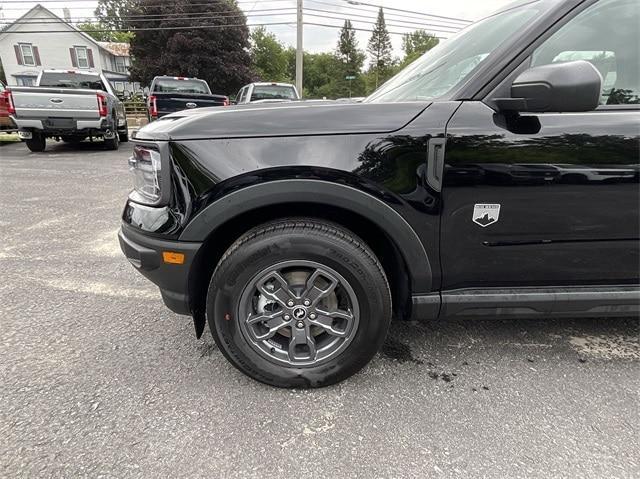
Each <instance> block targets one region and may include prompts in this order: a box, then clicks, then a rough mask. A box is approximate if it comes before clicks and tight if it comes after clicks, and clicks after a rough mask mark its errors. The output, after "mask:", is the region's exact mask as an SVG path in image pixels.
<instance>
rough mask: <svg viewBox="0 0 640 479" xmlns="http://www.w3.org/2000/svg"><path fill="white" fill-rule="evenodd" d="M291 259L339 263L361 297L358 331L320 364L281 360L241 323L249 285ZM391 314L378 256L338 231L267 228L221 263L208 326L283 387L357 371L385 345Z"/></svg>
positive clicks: (252, 370)
mask: <svg viewBox="0 0 640 479" xmlns="http://www.w3.org/2000/svg"><path fill="white" fill-rule="evenodd" d="M290 260H302V261H303V260H307V261H315V262H318V263H320V264H324V265H326V266H328V267H329V268H332V269H334V270H335V271H337V272H338V273H340V274H341V275H342V276H343V277H344V278H345V279H346V280H347V282H348V283H349V284H350V285H351V287H352V288H353V290H354V292H355V295H356V297H357V299H358V305H359V308H360V319H359V325H358V329H357V331H356V333H355V336H354V337H353V338H352V340H351V342H350V344H349V345H348V346H347V348H346V349H345V350H344V351H342V352H341V353H340V354H339V355H338V356H336V357H334V358H331V359H329V360H328V361H326V362H322V363H321V364H320V365H318V366H311V367H292V366H285V365H280V364H276V363H274V362H272V361H271V360H269V359H267V358H265V357H264V356H262V355H260V354H259V353H258V352H257V351H256V350H255V349H253V348H252V347H251V345H250V344H249V343H248V342H247V340H246V339H245V337H244V335H243V333H242V331H241V329H240V325H239V321H240V320H241V318H238V317H237V315H238V309H239V308H238V306H239V301H240V297H241V296H242V293H243V291H244V289H245V286H246V285H247V284H248V283H249V282H250V281H251V279H253V278H254V277H255V275H256V274H258V273H259V272H261V271H263V270H264V269H266V268H268V267H270V266H273V265H275V264H277V263H280V262H282V261H290ZM390 316H391V304H390V299H389V294H388V285H387V283H386V280H385V278H384V276H383V275H382V274H381V271H380V270H379V265H378V264H377V263H376V261H375V260H372V258H371V257H369V258H368V257H367V254H366V253H365V252H364V251H361V250H359V249H357V248H354V246H353V245H352V244H350V243H348V242H347V241H344V240H342V239H340V238H338V237H335V236H329V235H326V234H314V235H311V234H309V232H298V231H293V232H287V233H286V234H269V233H268V234H266V235H262V236H261V237H259V238H256V239H254V240H253V241H249V242H247V243H245V244H244V245H242V247H241V248H238V249H236V250H235V251H234V252H233V253H232V254H231V255H230V256H229V257H228V258H226V260H225V261H223V262H221V264H220V265H219V267H218V268H217V269H216V271H215V273H214V275H213V279H212V281H211V284H210V287H209V294H208V298H207V317H208V320H209V326H210V328H211V332H212V334H213V336H214V338H215V339H216V342H217V343H218V345H219V347H220V348H221V350H222V351H223V353H224V354H225V356H226V357H227V358H228V359H229V360H230V361H231V362H232V363H233V364H234V365H235V366H236V367H238V368H239V369H241V370H242V371H244V372H245V373H247V374H249V375H250V376H252V377H254V378H255V379H257V380H259V381H262V382H265V383H268V384H272V385H275V386H281V387H296V386H301V387H315V386H321V385H326V384H331V383H334V382H337V381H340V380H342V379H344V378H346V377H348V376H350V375H352V374H354V373H355V372H357V371H358V370H360V369H361V368H362V367H364V365H366V364H367V363H368V362H369V360H370V359H371V358H372V357H373V356H374V355H375V353H376V352H377V350H378V349H379V347H380V346H381V345H382V342H383V341H384V338H385V336H386V333H387V330H388V327H389V321H390ZM225 318H229V319H225Z"/></svg>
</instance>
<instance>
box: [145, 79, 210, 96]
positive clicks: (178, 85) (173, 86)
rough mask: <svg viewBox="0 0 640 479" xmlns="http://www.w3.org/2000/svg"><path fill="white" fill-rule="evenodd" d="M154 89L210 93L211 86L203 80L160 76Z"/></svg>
mask: <svg viewBox="0 0 640 479" xmlns="http://www.w3.org/2000/svg"><path fill="white" fill-rule="evenodd" d="M153 91H155V92H160V93H199V94H201V95H209V94H210V91H209V87H208V86H207V84H206V83H205V82H204V81H202V80H179V79H175V78H158V79H157V80H156V84H155V86H154V87H153Z"/></svg>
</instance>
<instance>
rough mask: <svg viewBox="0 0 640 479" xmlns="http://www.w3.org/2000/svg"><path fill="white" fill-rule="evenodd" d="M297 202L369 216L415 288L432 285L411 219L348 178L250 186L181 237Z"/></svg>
mask: <svg viewBox="0 0 640 479" xmlns="http://www.w3.org/2000/svg"><path fill="white" fill-rule="evenodd" d="M297 202H305V203H317V204H319V205H323V204H324V205H331V206H334V207H338V208H341V209H344V210H348V211H350V212H352V213H355V214H358V215H360V216H363V217H364V218H366V219H368V220H369V221H371V222H372V223H374V224H375V225H377V226H378V227H379V228H380V229H381V230H382V231H384V232H385V234H387V236H388V237H389V238H390V239H391V240H392V241H393V242H394V243H395V244H396V245H397V247H398V250H399V251H400V254H401V255H402V256H403V258H404V260H405V263H406V265H407V268H408V270H409V273H410V275H411V280H412V286H413V287H412V289H413V293H414V294H415V293H427V292H430V291H431V286H432V278H433V276H432V270H431V263H430V262H429V258H428V256H427V253H426V251H425V249H424V246H423V244H422V242H421V241H420V238H419V237H418V235H417V234H416V232H415V231H414V229H413V228H412V227H411V225H410V224H409V223H407V221H406V220H405V219H404V218H403V217H402V216H400V214H399V213H398V212H397V211H395V210H394V209H393V208H391V207H390V206H389V205H387V204H386V203H384V202H383V201H381V200H380V199H378V198H376V197H374V196H372V195H371V194H369V193H366V192H364V191H361V190H359V189H356V188H354V187H352V186H348V185H344V184H339V183H332V182H329V181H323V180H311V179H290V180H275V181H270V182H266V183H260V184H257V185H252V186H248V187H246V188H243V189H241V190H237V191H234V192H232V193H229V194H228V195H226V196H224V197H223V198H220V199H218V200H216V201H214V202H213V203H211V204H210V205H208V206H207V207H205V208H204V209H203V210H202V211H201V212H200V213H198V214H197V215H196V216H195V217H194V218H193V219H192V220H191V221H190V222H189V223H188V224H187V225H186V227H185V229H184V230H183V232H182V234H181V235H180V240H181V241H198V242H202V241H204V240H205V239H206V238H207V236H209V234H210V233H211V232H213V231H215V230H216V229H217V228H218V227H219V226H221V225H223V224H224V223H226V222H227V221H229V220H231V219H233V218H234V217H236V216H238V215H241V214H243V213H246V212H249V211H251V210H254V209H256V208H261V207H264V206H269V205H276V204H284V203H297ZM364 239H365V240H366V238H364Z"/></svg>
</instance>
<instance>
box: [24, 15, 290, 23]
mask: <svg viewBox="0 0 640 479" xmlns="http://www.w3.org/2000/svg"><path fill="white" fill-rule="evenodd" d="M230 13H232V14H231V15H213V16H201V17H174V16H171V17H165V18H148V19H145V18H140V19H133V22H134V23H137V22H167V21H178V20H180V21H186V20H216V19H226V18H243V17H273V16H282V15H293V14H294V13H295V12H283V13H257V14H246V13H238V12H230ZM87 20H89V19H85V20H84V21H85V22H86V21H87ZM58 23H60V22H59V21H51V22H13V23H12V25H51V24H54V25H55V24H58ZM65 23H69V22H65ZM77 23H82V21H80V22H77Z"/></svg>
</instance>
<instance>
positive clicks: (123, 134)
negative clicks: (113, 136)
mask: <svg viewBox="0 0 640 479" xmlns="http://www.w3.org/2000/svg"><path fill="white" fill-rule="evenodd" d="M118 138H119V139H120V143H126V142H128V141H129V127H128V126H127V125H125V129H124V130H123V131H119V132H118Z"/></svg>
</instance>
